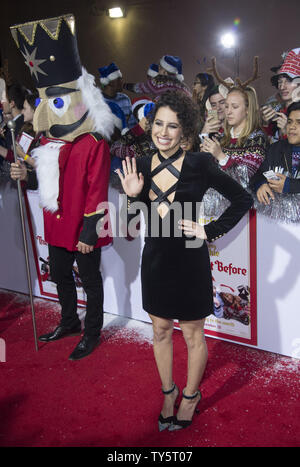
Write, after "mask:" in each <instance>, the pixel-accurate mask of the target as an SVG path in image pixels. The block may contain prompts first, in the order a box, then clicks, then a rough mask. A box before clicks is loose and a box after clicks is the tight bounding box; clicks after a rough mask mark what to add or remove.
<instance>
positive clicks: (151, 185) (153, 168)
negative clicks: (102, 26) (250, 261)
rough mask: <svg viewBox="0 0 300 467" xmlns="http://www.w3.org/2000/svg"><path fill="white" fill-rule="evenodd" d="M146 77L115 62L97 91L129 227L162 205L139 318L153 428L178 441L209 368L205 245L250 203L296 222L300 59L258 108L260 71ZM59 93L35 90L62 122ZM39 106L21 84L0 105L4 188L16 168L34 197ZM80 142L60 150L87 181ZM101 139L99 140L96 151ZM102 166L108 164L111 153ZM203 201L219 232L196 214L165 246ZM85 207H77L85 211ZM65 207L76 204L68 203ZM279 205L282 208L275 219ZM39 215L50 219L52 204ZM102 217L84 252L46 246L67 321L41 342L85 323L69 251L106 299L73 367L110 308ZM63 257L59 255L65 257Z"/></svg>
mask: <svg viewBox="0 0 300 467" xmlns="http://www.w3.org/2000/svg"><path fill="white" fill-rule="evenodd" d="M50 60H51V57H50ZM75 72H76V73H77V69H75ZM145 74H146V75H147V76H146V77H145V82H138V83H126V82H123V77H122V72H121V70H120V69H119V68H118V66H117V65H116V64H115V63H111V64H109V65H108V66H103V67H101V68H99V82H98V87H99V88H101V92H102V96H103V99H104V101H105V102H106V104H107V105H108V107H109V109H110V112H111V115H112V116H113V129H112V130H113V131H109V133H110V135H111V137H110V139H109V141H108V144H109V151H110V159H111V160H110V165H111V169H110V177H111V178H110V182H111V184H113V186H115V187H116V188H118V189H119V190H122V191H124V192H125V193H126V195H127V196H128V217H129V218H130V207H131V205H132V203H134V201H136V200H138V201H142V202H143V203H144V204H145V205H146V206H148V208H149V210H148V212H149V213H150V212H151V209H150V207H151V205H152V204H153V203H155V205H156V208H157V212H158V215H159V216H158V217H159V225H158V230H159V235H158V236H157V237H151V235H149V236H147V237H146V239H145V246H144V250H143V257H142V266H141V276H142V297H143V308H144V309H145V311H147V312H148V313H149V316H150V318H151V321H152V323H153V330H154V340H153V343H154V356H155V361H156V365H157V369H158V373H159V376H160V379H161V383H162V392H163V394H164V402H163V407H162V411H161V413H160V415H159V419H158V423H159V430H164V429H169V430H170V431H173V430H178V429H182V428H186V427H187V426H189V425H190V424H191V423H192V420H193V415H194V413H195V412H196V411H197V407H198V404H199V402H200V400H201V397H202V396H201V392H200V390H199V385H200V382H201V379H202V376H203V373H204V370H205V366H206V361H207V348H206V343H205V337H204V323H205V317H207V316H208V315H210V314H212V313H213V309H214V301H213V296H214V292H213V283H212V276H211V268H210V260H209V254H208V248H207V245H206V242H205V240H207V241H214V240H215V239H217V238H219V237H221V236H223V235H224V234H226V233H227V232H228V231H229V230H230V229H232V228H233V227H234V226H235V225H236V224H237V223H238V222H239V220H240V219H241V218H242V217H243V215H245V213H246V212H247V211H248V210H249V209H250V207H251V206H252V204H253V198H252V196H253V197H254V199H255V207H256V208H257V210H259V209H261V212H263V213H267V215H269V216H270V217H276V216H277V218H279V216H280V219H281V220H282V219H283V220H285V221H300V213H299V211H300V209H299V205H300V198H299V197H298V196H300V172H299V167H300V165H299V164H300V48H298V49H293V50H291V51H290V52H289V53H288V54H287V55H286V56H285V58H284V61H283V63H282V64H281V66H280V67H278V68H277V69H276V72H275V74H274V76H273V77H272V80H271V82H272V85H273V86H274V87H275V89H276V92H275V94H274V96H272V97H271V98H270V99H268V100H267V102H266V103H264V105H260V104H259V103H258V99H257V94H256V91H255V88H254V87H253V86H252V83H253V82H254V81H255V80H256V79H257V63H256V62H255V66H254V73H253V76H252V77H251V79H249V80H247V81H246V82H244V83H242V82H241V81H240V80H237V79H236V80H235V81H234V80H233V79H231V77H228V78H226V79H224V80H223V79H222V78H221V77H220V75H219V74H218V73H217V69H216V64H214V67H213V72H212V74H211V73H206V72H204V73H198V74H196V76H195V79H194V83H193V86H192V88H190V87H189V86H188V85H187V84H186V83H185V82H184V76H183V66H182V62H181V60H180V58H179V57H177V56H171V55H164V56H163V57H162V58H161V59H160V60H159V62H158V63H157V64H155V63H154V64H152V65H150V67H149V69H148V71H147V72H146V73H145ZM76 79H78V73H77V75H76ZM80 79H81V78H79V79H78V82H79V81H80ZM66 82H70V83H75V78H74V79H73V80H71V79H68V80H67V79H66ZM61 83H64V82H59V85H57V83H54V82H53V83H52V82H51V83H50V84H49V83H45V84H44V85H43V86H42V85H41V86H40V88H42V89H43V93H45V94H43V99H45V97H47V96H48V97H49V96H53V95H54V94H51V93H50V91H49V90H50V89H51V92H54V91H53V90H54V87H53V85H54V84H55V86H56V88H55V89H56V91H55V92H56V94H55V95H54V98H53V99H52V101H51V105H52V106H53V108H54V109H55V113H56V115H58V116H60V115H61V114H62V113H60V112H61V109H62V107H63V105H64V104H65V102H64V101H63V100H62V98H61V97H59V96H62V95H63V91H62V90H61V89H62V88H59V87H58V86H61ZM250 84H251V86H250ZM47 86H49V87H48V88H47ZM72 86H73V87H72ZM72 86H71V87H70V85H69V86H68V87H67V92H68V93H69V94H71V93H73V95H74V94H76V93H75V92H74V91H76V90H78V89H80V90H81V91H82V92H83V89H81V88H76V89H75V87H74V86H75V84H72ZM76 86H77V84H76ZM45 89H46V91H45ZM57 89H59V92H57ZM64 89H65V91H66V88H64ZM47 92H48V94H47ZM129 96H130V97H129ZM40 98H41V93H39V96H38V95H37V93H36V92H28V90H26V89H25V88H24V87H23V86H22V85H18V84H12V85H9V86H8V85H6V86H5V88H4V89H3V92H2V97H1V105H2V113H3V126H2V130H1V141H0V155H1V157H0V171H1V174H2V176H3V177H4V176H5V177H7V174H8V171H9V169H8V165H10V164H11V168H10V174H11V177H12V178H13V179H14V180H15V179H18V178H19V179H22V180H26V181H27V182H28V186H29V187H30V186H33V185H30V181H31V180H32V179H33V178H34V174H35V172H36V166H37V165H39V164H40V162H39V160H38V157H41V156H39V154H40V155H42V153H41V151H36V148H38V147H39V145H43V144H45V142H43V138H44V137H45V136H49V135H47V130H46V129H45V128H43V127H42V126H39V127H34V126H33V125H32V122H33V117H34V113H35V112H40V114H41V111H40V110H39V109H40V108H41V107H40V108H39V106H41V105H42V104H41V103H40ZM70 99H71V98H70ZM70 102H71V100H70ZM96 110H97V109H96ZM40 114H39V115H40ZM105 115H107V113H106V114H105ZM11 119H13V120H15V122H16V134H17V135H18V136H17V139H18V144H17V155H18V158H19V160H21V161H22V162H17V163H14V162H12V161H13V159H14V154H13V151H12V141H11V135H10V131H9V130H8V129H7V128H6V126H5V123H6V122H7V120H11ZM79 121H80V120H79ZM82 121H83V120H82ZM53 123H55V122H53ZM78 126H79V125H77V123H76V125H72V128H71V130H72V132H73V130H74V131H75V130H76V128H78ZM67 127H68V128H69V127H70V125H69V124H68V125H66V124H64V125H57V124H56V125H54V124H53V125H52V126H51V131H52V135H50V136H52V137H53V136H54V137H57V138H59V136H62V140H64V136H63V133H62V131H65V128H67ZM45 133H46V134H45ZM24 135H25V136H26V135H29V137H30V138H29V140H30V144H29V145H27V146H26V145H25V143H24V142H22V141H23V140H24V139H25V140H26V141H28V138H27V137H25V138H24ZM104 136H105V135H104ZM22 137H23V138H22ZM74 138H75V139H72V140H71V139H70V140H68V141H71V143H72V144H69V145H68V144H66V145H65V148H68V149H64V154H65V155H66V151H69V153H68V156H66V157H72V154H74V157H73V159H72V160H73V164H74V166H75V165H76V160H78V158H79V157H85V156H80V150H81V151H83V152H87V154H88V157H89V158H93V159H92V160H93V164H95V165H94V166H93V165H91V163H90V162H89V161H88V158H87V160H86V162H85V159H84V164H86V165H84V167H85V170H87V172H88V171H89V170H90V171H91V172H93V167H95V171H96V169H98V167H97V161H96V159H95V151H94V149H92V148H93V146H92V142H90V143H89V144H90V146H91V149H89V150H87V149H86V146H83V143H80V141H81V142H82V141H83V139H82V135H81V136H78V137H77V135H75V136H74ZM78 138H79V139H78ZM80 138H81V139H80ZM99 140H100V137H99V138H98V140H97V144H98V143H99ZM74 141H75V142H76V144H77V145H79V144H82V146H78V149H76V154H75V149H74V148H75V146H74ZM101 144H102V143H101ZM98 146H99V144H98ZM76 147H77V146H76ZM59 150H60V149H59ZM199 153H201V155H200V156H199ZM102 156H103V160H104V157H105V155H104V152H103V154H102ZM102 156H101V157H102ZM99 157H100V156H99ZM102 164H103V163H102ZM104 168H105V171H107V170H108V169H107V164H105V167H104V165H102V166H101V170H102V172H101V170H100V167H99V172H97V173H99V174H101V176H102V177H103V170H104ZM72 170H73V172H72V176H70V177H71V178H70V186H71V184H73V187H74V186H76V183H77V182H76V180H77V178H78V177H81V178H80V183H81V187H82V186H86V185H85V183H86V180H85V178H84V177H85V174H80V175H78V174H77V173H75V171H74V168H73V169H72ZM95 173H96V172H94V173H93V174H92V173H89V174H88V182H89V183H90V185H89V186H91V187H92V188H93V189H95V190H96V186H97V179H96V178H95ZM105 173H106V172H105ZM40 174H41V172H40ZM81 179H82V180H81ZM66 180H67V173H66V172H65V178H64V180H63V182H64V183H66ZM38 182H39V184H40V185H43V184H45V183H44V181H43V180H42V176H41V175H40V176H39V173H38ZM35 183H36V180H35ZM81 189H82V188H81ZM89 189H90V188H89ZM78 190H79V188H78ZM91 195H93V194H92V193H91ZM277 195H278V196H277ZM63 196H64V197H67V196H68V194H67V189H66V190H65V192H64V193H63V194H62V193H60V192H59V194H58V200H59V203H58V205H55V206H54V208H51V209H49V210H48V211H47V212H46V213H45V214H44V215H45V226H47V225H48V226H49V225H50V224H51V223H52V222H54V220H53V219H52V216H53V212H54V213H55V212H57V211H56V209H60V203H61V204H63V202H64V201H63ZM280 196H282V197H284V196H289V197H291V196H292V197H293V198H292V201H293V203H294V210H293V213H292V214H291V209H290V210H289V211H287V210H286V211H283V210H282V204H281V203H282V201H281V198H280ZM201 200H203V201H204V213H205V215H207V216H208V217H213V219H214V220H213V221H210V222H208V223H206V224H205V225H202V224H200V223H199V222H198V220H199V217H198V216H199V212H198V211H197V210H196V209H194V208H193V211H192V214H191V217H190V218H189V219H181V220H180V222H179V229H180V230H181V231H182V232H183V233H184V236H181V237H180V236H178V235H177V234H176V232H175V225H176V226H177V228H178V224H175V223H174V222H173V223H172V222H171V223H170V225H171V226H173V230H172V228H171V232H169V235H168V237H164V236H163V235H161V232H162V231H163V225H164V222H165V220H166V218H167V217H168V216H174V213H173V211H172V210H171V209H169V207H170V206H171V205H172V203H173V202H175V201H177V202H178V203H180V204H182V205H183V204H184V203H185V202H186V201H190V202H191V203H196V202H198V201H201ZM55 201H56V200H55ZM288 201H289V202H290V201H291V198H289V199H288ZM80 202H81V201H79V198H78V204H80ZM69 203H71V204H72V202H71V199H69ZM276 203H279V205H280V207H281V209H280V208H278V207H276ZM74 204H75V203H73V205H74ZM69 206H70V204H69ZM272 206H275V208H274V209H272ZM44 207H46V208H47V206H46V205H45V206H44ZM62 209H63V208H62ZM78 209H79V208H78ZM93 209H94V208H91V211H92V210H93ZM49 211H51V212H50V213H49ZM63 212H64V211H63ZM96 214H97V216H95V213H89V214H87V215H84V216H85V218H84V225H83V230H82V232H81V234H80V237H79V239H78V238H77V241H78V243H77V241H76V243H77V244H75V243H74V244H73V243H72V244H71V243H70V246H69V245H67V246H65V245H64V244H63V245H62V244H58V243H56V237H55V235H56V234H55V235H54V234H53V232H54V230H53V229H52V232H51V235H50V236H49V238H50V237H51V240H50V241H49V242H48V243H49V249H50V252H51V255H50V263H51V264H52V265H53V266H54V267H53V270H51V275H52V276H53V277H55V278H56V282H57V284H58V288H59V287H60V289H61V291H60V299H61V300H60V301H61V305H62V309H63V312H62V313H63V314H62V318H63V320H62V321H61V323H60V325H59V326H58V327H57V328H56V329H55V330H54V331H53V332H51V333H49V334H46V335H44V336H41V340H42V341H44V342H50V341H54V340H57V339H60V338H62V337H65V336H67V335H71V334H74V333H77V334H78V333H79V332H80V323H79V322H78V318H77V321H76V318H75V319H74V310H73V309H74V307H75V308H76V296H75V295H74V287H73V285H70V281H69V282H68V283H67V282H66V281H65V278H64V277H63V276H64V275H65V277H66V276H67V273H68V271H67V270H66V268H67V266H66V264H68V268H69V269H70V267H71V266H72V264H73V262H74V258H75V257H74V255H73V256H70V255H69V253H68V254H67V250H68V251H69V250H70V251H74V250H76V249H78V250H79V251H80V252H81V253H82V255H86V257H88V256H89V255H93V256H96V257H95V259H94V260H93V262H92V263H91V262H90V263H88V262H87V260H86V259H83V256H78V255H77V256H76V260H77V261H78V262H79V264H78V265H79V273H80V275H81V276H82V277H81V278H82V279H83V285H84V287H86V289H87V290H88V289H89V287H90V286H91V279H90V278H89V277H88V275H89V274H88V272H89V270H90V268H93V271H94V276H93V281H94V282H93V284H94V285H93V287H94V289H95V288H99V289H101V297H100V298H99V300H98V299H97V298H95V299H94V301H95V300H96V301H97V300H98V302H97V303H96V304H95V306H94V312H93V314H92V312H91V308H92V307H93V305H92V304H89V305H88V307H87V312H88V313H87V315H88V319H87V320H86V323H85V325H86V328H87V329H89V330H90V332H91V333H92V331H93V330H95V329H97V333H98V335H97V333H95V334H94V339H93V341H91V340H90V341H89V346H87V342H88V341H87V340H86V342H85V343H84V342H81V344H80V345H81V347H80V345H79V346H78V347H77V349H76V352H75V355H73V357H72V359H80V358H83V357H85V356H87V355H88V354H89V353H91V352H92V351H93V350H94V348H95V347H96V345H97V344H98V343H99V332H100V329H101V327H102V322H101V319H100V320H99V317H98V318H97V316H96V313H95V309H97V306H99V307H100V305H99V303H100V302H103V291H102V282H101V278H99V277H98V275H97V271H99V264H100V250H101V249H100V248H99V249H98V248H97V246H98V243H97V241H98V239H97V237H95V234H94V233H92V232H93V229H94V230H95V223H93V222H94V220H93V219H94V217H95V222H96V221H98V220H99V218H101V216H102V214H101V215H100V214H99V212H97V213H96ZM99 216H100V217H99ZM55 222H56V221H55ZM151 222H152V218H151V217H149V219H148V222H147V226H148V229H150V230H151ZM66 225H67V224H66ZM67 228H68V229H69V227H66V229H67ZM62 233H63V232H61V234H62ZM186 236H187V237H190V238H195V239H199V240H200V244H199V247H198V248H196V249H195V248H186V243H185V240H186ZM74 238H75V237H74ZM74 241H75V240H74V239H73V237H72V242H74ZM70 242H71V240H70ZM62 246H63V248H62ZM94 247H95V248H94ZM61 250H64V252H63V254H62V252H61ZM96 276H97V277H96ZM67 287H68V291H66V289H67ZM70 303H72V304H73V305H74V306H73V305H72V306H73V309H72V313H71V312H69V314H68V315H67V312H66V311H64V307H65V308H67V307H70ZM89 303H91V300H90V302H89ZM199 303H201V309H200V310H199ZM67 317H68V318H69V320H67V319H66V318H67ZM174 319H177V320H178V321H179V324H180V326H181V329H182V331H183V337H184V339H185V341H186V344H187V349H188V374H187V383H186V387H185V389H184V390H183V391H182V399H181V403H180V405H179V408H178V411H177V414H176V415H174V406H175V401H176V399H177V397H178V396H179V393H180V391H179V388H178V386H177V385H176V383H175V382H174V380H173V373H172V368H173V345H172V332H173V320H174ZM90 335H91V334H90ZM87 337H88V336H87Z"/></svg>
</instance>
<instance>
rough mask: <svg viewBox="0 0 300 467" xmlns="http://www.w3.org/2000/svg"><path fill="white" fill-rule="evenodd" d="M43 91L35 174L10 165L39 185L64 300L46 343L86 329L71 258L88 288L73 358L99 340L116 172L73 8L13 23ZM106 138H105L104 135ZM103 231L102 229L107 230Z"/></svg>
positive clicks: (108, 126)
mask: <svg viewBox="0 0 300 467" xmlns="http://www.w3.org/2000/svg"><path fill="white" fill-rule="evenodd" d="M11 33H12V36H13V38H14V40H15V42H16V44H17V47H18V48H19V50H20V52H21V54H22V55H23V57H24V59H25V64H26V65H27V66H28V68H29V70H30V73H31V77H32V78H33V80H34V82H35V87H36V88H37V89H38V92H39V100H40V102H39V103H38V106H37V108H36V110H35V113H34V119H33V126H34V130H35V131H36V132H45V134H46V137H44V138H42V139H41V145H40V146H39V147H38V148H37V149H35V154H34V156H35V158H36V172H35V171H32V172H27V173H26V171H25V173H24V166H21V165H20V164H19V163H18V164H12V169H11V176H12V178H13V179H17V178H21V179H25V180H27V186H28V187H29V188H31V189H32V188H37V186H38V188H39V194H40V203H41V205H42V207H43V213H44V231H45V240H46V242H47V243H48V245H49V262H50V269H51V277H52V280H53V281H54V282H55V283H56V285H57V292H58V298H59V301H60V304H61V320H60V323H59V325H58V326H57V327H56V328H55V329H54V331H51V332H49V333H47V334H45V335H42V336H40V337H39V339H40V340H41V341H43V342H52V341H55V340H57V339H61V338H64V337H66V336H71V335H74V334H76V335H79V334H80V333H81V322H80V320H79V318H78V315H77V294H76V284H75V282H74V278H73V263H74V261H75V260H76V263H77V266H78V269H79V274H80V279H81V281H82V284H83V288H84V290H85V293H86V315H85V320H84V334H83V337H82V339H81V340H80V342H79V343H78V345H77V346H76V348H75V349H74V351H73V352H72V354H71V355H70V357H69V358H70V359H71V360H78V359H81V358H83V357H85V356H87V355H89V354H90V353H91V352H92V351H93V350H94V349H95V347H96V346H97V345H98V344H99V343H100V331H101V328H102V325H103V285H102V277H101V273H100V270H99V266H100V258H101V247H102V246H104V245H107V244H109V243H110V242H111V238H110V236H107V235H106V236H105V235H104V234H103V233H102V230H103V224H104V222H103V221H104V219H105V217H106V212H107V209H106V208H105V206H107V195H108V183H109V172H110V153H109V146H108V143H107V142H106V141H105V139H109V138H110V136H111V134H112V133H113V131H114V119H113V115H112V112H111V110H110V108H109V106H108V105H107V104H106V103H105V101H104V99H103V96H102V94H101V91H100V90H99V89H98V88H97V87H96V86H95V80H94V77H93V76H92V75H90V74H88V72H87V71H86V70H85V68H83V67H82V65H81V62H80V57H79V54H78V48H77V40H76V34H75V18H74V16H73V15H72V14H70V15H62V16H58V17H56V18H48V19H45V20H38V21H31V22H28V23H25V24H19V25H15V26H12V27H11ZM104 138H105V139H104ZM101 229H102V230H101Z"/></svg>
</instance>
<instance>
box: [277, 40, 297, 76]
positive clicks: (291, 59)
mask: <svg viewBox="0 0 300 467" xmlns="http://www.w3.org/2000/svg"><path fill="white" fill-rule="evenodd" d="M282 74H286V75H288V76H289V77H290V78H292V79H294V78H299V77H300V47H299V48H297V49H293V50H291V51H290V52H289V53H288V54H287V56H286V57H285V60H284V62H283V64H282V66H281V68H280V69H279V71H278V75H282Z"/></svg>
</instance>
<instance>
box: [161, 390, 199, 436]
mask: <svg viewBox="0 0 300 467" xmlns="http://www.w3.org/2000/svg"><path fill="white" fill-rule="evenodd" d="M197 396H200V399H199V400H198V402H197V405H196V408H195V411H194V413H197V414H198V413H199V412H200V410H199V409H198V405H199V403H200V401H201V399H202V395H201V392H200V391H199V390H198V391H196V392H195V393H194V394H192V395H191V396H186V395H185V394H184V390H183V391H182V397H183V398H184V399H189V400H192V399H195V398H196V397H197ZM192 421H193V417H192V419H191V420H178V418H177V416H175V417H173V423H172V424H170V426H169V431H175V430H181V429H183V428H187V427H188V426H190V425H191V424H192Z"/></svg>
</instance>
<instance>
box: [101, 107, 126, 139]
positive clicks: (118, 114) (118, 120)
mask: <svg viewBox="0 0 300 467" xmlns="http://www.w3.org/2000/svg"><path fill="white" fill-rule="evenodd" d="M106 103H107V104H108V105H109V107H110V110H111V111H112V114H113V118H114V124H115V127H116V128H118V129H119V130H120V132H121V135H125V133H127V131H128V130H129V128H128V127H127V122H126V117H125V114H124V112H123V110H122V109H121V107H120V106H119V105H118V104H116V103H115V102H112V101H109V100H106Z"/></svg>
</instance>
